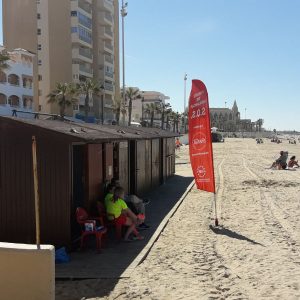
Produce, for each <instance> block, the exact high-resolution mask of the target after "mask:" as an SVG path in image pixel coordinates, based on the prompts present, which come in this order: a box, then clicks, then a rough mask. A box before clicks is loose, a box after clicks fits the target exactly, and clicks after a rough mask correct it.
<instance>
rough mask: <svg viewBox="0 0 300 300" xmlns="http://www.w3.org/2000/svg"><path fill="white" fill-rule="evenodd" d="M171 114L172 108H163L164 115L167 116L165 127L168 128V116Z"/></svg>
mask: <svg viewBox="0 0 300 300" xmlns="http://www.w3.org/2000/svg"><path fill="white" fill-rule="evenodd" d="M171 115H172V108H171V107H169V108H167V109H166V110H165V116H166V117H167V120H166V129H170V124H169V123H170V116H171Z"/></svg>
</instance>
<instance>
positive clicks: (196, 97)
mask: <svg viewBox="0 0 300 300" xmlns="http://www.w3.org/2000/svg"><path fill="white" fill-rule="evenodd" d="M189 145H190V160H191V165H192V168H193V173H194V177H195V182H196V185H197V188H198V189H200V190H204V191H207V192H212V193H215V191H216V188H215V176H214V164H213V152H212V143H211V128H210V114H209V103H208V94H207V90H206V86H205V85H204V83H203V82H202V81H200V80H195V79H194V80H193V81H192V90H191V95H190V100H189Z"/></svg>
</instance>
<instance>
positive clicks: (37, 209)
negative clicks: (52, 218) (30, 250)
mask: <svg viewBox="0 0 300 300" xmlns="http://www.w3.org/2000/svg"><path fill="white" fill-rule="evenodd" d="M32 164H33V183H34V201H35V233H36V246H37V248H38V249H40V245H41V241H40V197H39V182H38V173H37V158H36V139H35V136H33V137H32Z"/></svg>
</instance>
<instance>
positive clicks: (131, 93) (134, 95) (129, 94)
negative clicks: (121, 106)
mask: <svg viewBox="0 0 300 300" xmlns="http://www.w3.org/2000/svg"><path fill="white" fill-rule="evenodd" d="M125 98H126V100H129V105H128V126H130V125H131V113H132V101H133V100H136V99H140V98H142V97H141V94H140V91H139V89H135V88H132V87H130V88H128V89H127V90H126V92H125Z"/></svg>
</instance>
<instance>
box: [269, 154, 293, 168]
mask: <svg viewBox="0 0 300 300" xmlns="http://www.w3.org/2000/svg"><path fill="white" fill-rule="evenodd" d="M288 155H289V153H288V152H287V151H280V156H279V158H277V159H276V160H275V161H274V162H273V164H272V166H271V169H272V168H276V169H278V170H285V169H286V167H287V163H286V161H287V158H288Z"/></svg>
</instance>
